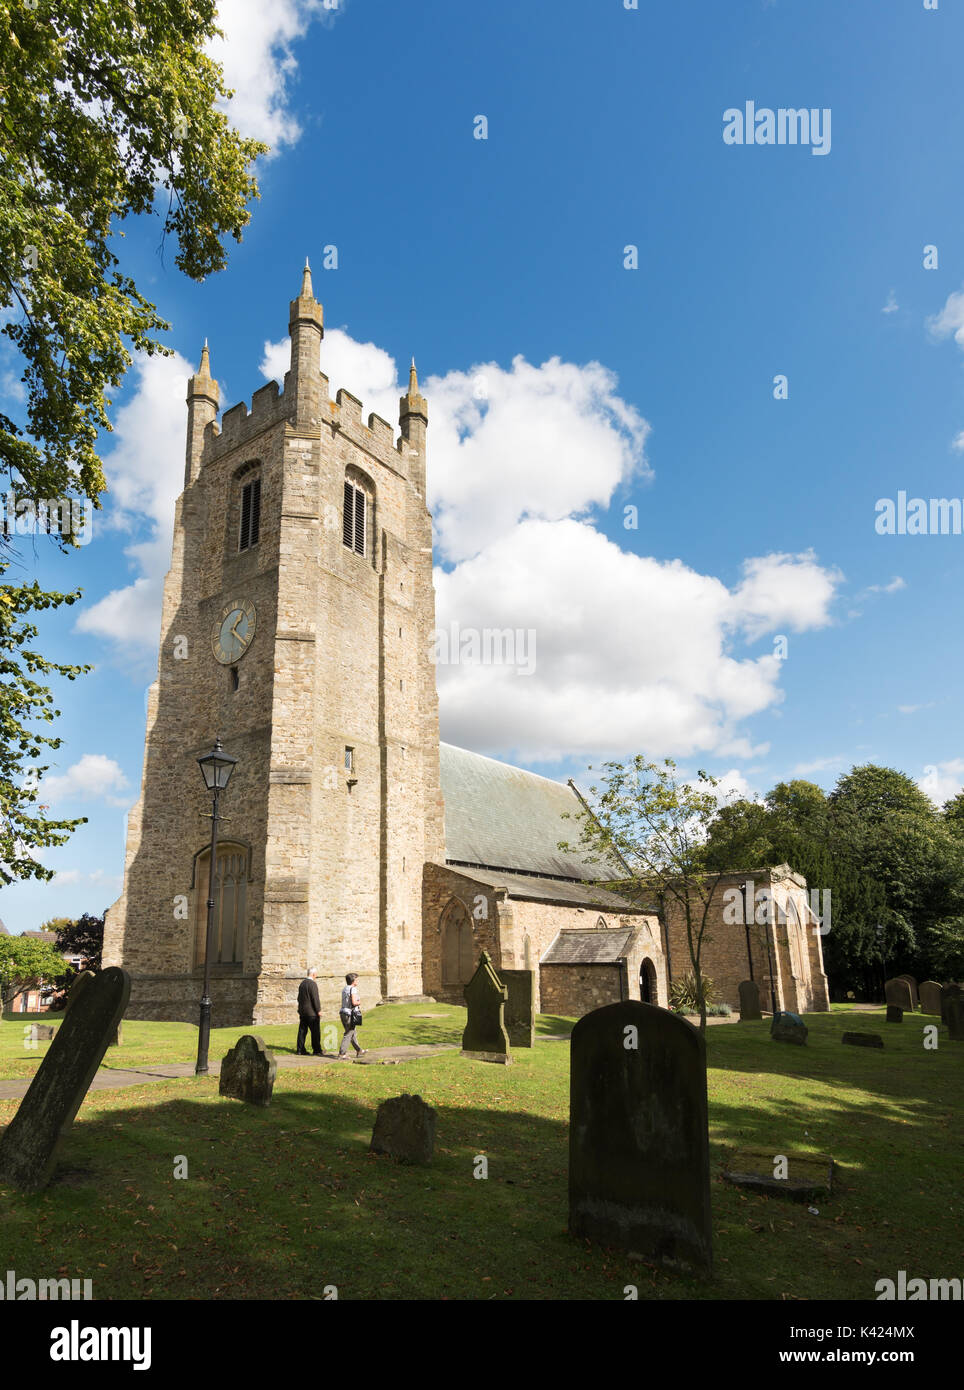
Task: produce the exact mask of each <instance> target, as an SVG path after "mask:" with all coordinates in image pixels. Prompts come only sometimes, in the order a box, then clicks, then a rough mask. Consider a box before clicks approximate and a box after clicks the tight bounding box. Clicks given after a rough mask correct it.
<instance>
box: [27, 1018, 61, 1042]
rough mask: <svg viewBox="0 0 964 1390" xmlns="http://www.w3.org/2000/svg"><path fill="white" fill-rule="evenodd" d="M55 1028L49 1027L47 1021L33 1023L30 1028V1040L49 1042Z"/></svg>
mask: <svg viewBox="0 0 964 1390" xmlns="http://www.w3.org/2000/svg"><path fill="white" fill-rule="evenodd" d="M56 1031H57V1030H56V1028H51V1026H50V1025H49V1024H48V1023H35V1024H34V1025H33V1027H32V1028H31V1029H30V1041H31V1042H50V1040H51V1038H52V1037H53V1035H54V1033H56Z"/></svg>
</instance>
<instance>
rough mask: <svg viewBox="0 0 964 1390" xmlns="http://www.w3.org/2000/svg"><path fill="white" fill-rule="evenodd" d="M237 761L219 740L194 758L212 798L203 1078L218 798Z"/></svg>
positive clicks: (203, 1053) (200, 1052)
mask: <svg viewBox="0 0 964 1390" xmlns="http://www.w3.org/2000/svg"><path fill="white" fill-rule="evenodd" d="M237 761H238V760H237V758H232V757H231V756H230V754H228V753H224V752H222V751H221V740H220V739H219V738H216V739H215V740H214V748H213V750H212V751H211V752H210V753H208V755H207V757H205V758H198V766H199V767H200V769H201V772H202V774H203V776H204V785H205V786H206V787H207V789H208V791H209V792H211V793H212V794H213V797H214V805H213V809H212V812H211V866H210V872H209V874H208V930H207V937H206V940H205V944H204V993H203V995H202V996H201V1023H200V1026H199V1028H198V1035H197V1066H196V1067H195V1068H194V1075H195V1076H206V1075H207V1071H208V1044H209V1042H210V1039H211V955H212V952H213V950H214V873H215V868H216V865H217V854H218V797H219V796H220V795H221V793H222V792H223V791H224V789H225V787H226V786H227V785H228V782H229V781H230V780H231V773H232V772H233V771H234V765H235V763H236V762H237Z"/></svg>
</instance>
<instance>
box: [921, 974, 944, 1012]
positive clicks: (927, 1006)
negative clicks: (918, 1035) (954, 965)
mask: <svg viewBox="0 0 964 1390" xmlns="http://www.w3.org/2000/svg"><path fill="white" fill-rule="evenodd" d="M919 993H920V1010H921V1013H922V1014H939V1013H940V1011H941V987H940V985H939V984H938V982H937V981H936V980H922V981H921V986H920V991H919Z"/></svg>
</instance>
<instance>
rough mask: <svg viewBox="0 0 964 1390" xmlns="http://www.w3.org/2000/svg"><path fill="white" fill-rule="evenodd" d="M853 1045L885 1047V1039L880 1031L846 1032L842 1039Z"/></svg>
mask: <svg viewBox="0 0 964 1390" xmlns="http://www.w3.org/2000/svg"><path fill="white" fill-rule="evenodd" d="M840 1041H841V1042H843V1043H849V1044H850V1046H851V1047H883V1045H884V1040H883V1038H882V1037H881V1036H880V1034H879V1033H844V1035H843V1037H842V1038H841V1039H840Z"/></svg>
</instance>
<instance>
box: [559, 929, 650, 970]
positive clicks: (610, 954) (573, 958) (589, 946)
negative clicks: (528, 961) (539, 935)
mask: <svg viewBox="0 0 964 1390" xmlns="http://www.w3.org/2000/svg"><path fill="white" fill-rule="evenodd" d="M635 935H636V929H635V927H629V928H628V929H624V928H622V927H621V928H619V930H618V931H602V930H599V931H582V930H579V929H577V930H575V931H568V930H567V931H561V932H560V933H559V935H558V936H557V937H556V939H555V941H554V942H553V943H552V945H551V946H550V947H549V949H548V951H547V952H546V953H545V955H544V956H543V957H542V960H541V961H540V962H539V963H540V965H610V964H615V962H616V961H618V960H619V959H620V958H621V957H622V956H625V955H626V954H627V952H628V950H629V947H630V946H631V944H632V940H633V937H634V936H635Z"/></svg>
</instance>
